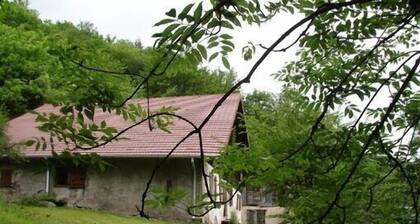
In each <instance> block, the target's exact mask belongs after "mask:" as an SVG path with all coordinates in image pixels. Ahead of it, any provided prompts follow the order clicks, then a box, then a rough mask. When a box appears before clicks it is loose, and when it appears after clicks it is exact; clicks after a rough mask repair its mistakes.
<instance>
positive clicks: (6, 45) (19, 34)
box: [0, 2, 235, 117]
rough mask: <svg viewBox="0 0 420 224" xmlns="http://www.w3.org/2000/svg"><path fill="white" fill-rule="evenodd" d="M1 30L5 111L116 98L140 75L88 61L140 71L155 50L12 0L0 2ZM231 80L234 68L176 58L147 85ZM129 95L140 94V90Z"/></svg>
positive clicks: (168, 89)
mask: <svg viewBox="0 0 420 224" xmlns="http://www.w3.org/2000/svg"><path fill="white" fill-rule="evenodd" d="M0 30H1V32H0V41H1V43H2V44H1V45H0V52H1V53H0V64H1V67H0V83H1V85H0V86H1V87H0V105H1V107H2V108H3V109H4V110H5V111H6V113H7V114H8V115H9V116H11V117H14V116H17V115H20V114H22V113H23V112H26V111H28V110H31V109H34V108H36V107H38V106H40V105H41V104H43V103H45V102H49V103H60V104H63V103H73V104H79V105H85V106H86V105H90V104H97V105H106V106H111V105H114V104H117V103H118V102H119V101H122V100H123V98H124V97H125V96H126V95H128V94H129V92H130V90H131V89H133V88H134V87H135V85H136V84H138V82H140V81H141V78H139V77H135V76H118V75H112V74H106V73H103V72H102V73H101V72H98V71H95V70H94V69H87V68H100V69H102V70H106V71H119V72H126V73H129V74H138V75H144V74H145V73H146V72H147V71H148V70H150V69H151V67H152V66H153V64H154V63H156V61H157V60H159V57H160V56H161V54H162V51H161V50H156V49H152V48H141V45H139V44H137V45H136V44H135V43H131V42H129V41H126V40H116V39H115V38H112V37H104V36H102V35H100V34H99V33H98V32H97V31H96V30H95V28H94V27H93V24H89V23H81V24H79V25H77V26H75V25H73V24H71V23H68V22H60V23H52V22H49V21H41V20H40V19H39V18H38V16H37V14H36V12H35V11H32V10H29V9H27V8H26V6H25V5H24V4H19V3H13V2H6V3H3V6H2V9H1V10H0ZM83 67H86V68H83ZM234 81H235V75H234V73H233V72H230V71H229V72H223V71H211V70H209V69H207V68H205V67H201V66H199V64H198V63H197V62H195V61H193V60H191V59H189V58H188V57H180V58H177V59H176V62H175V63H174V66H173V67H172V68H171V69H170V70H168V75H166V76H162V77H161V78H159V79H153V80H151V81H150V83H149V87H150V90H149V92H150V96H177V95H193V94H210V93H222V92H224V91H226V90H227V89H228V88H230V87H231V86H232V85H233V82H234ZM136 96H137V97H141V96H143V97H144V96H145V92H144V91H143V92H140V93H138V94H137V95H136Z"/></svg>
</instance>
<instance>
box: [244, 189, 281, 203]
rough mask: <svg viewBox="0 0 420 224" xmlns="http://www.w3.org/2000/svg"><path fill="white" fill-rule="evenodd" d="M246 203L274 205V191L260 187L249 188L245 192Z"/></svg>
mask: <svg viewBox="0 0 420 224" xmlns="http://www.w3.org/2000/svg"><path fill="white" fill-rule="evenodd" d="M245 203H246V204H247V205H260V206H272V205H273V204H274V203H275V202H274V201H273V193H272V192H267V191H264V190H263V189H259V188H249V187H248V188H247V189H246V192H245Z"/></svg>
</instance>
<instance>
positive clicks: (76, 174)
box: [55, 167, 86, 188]
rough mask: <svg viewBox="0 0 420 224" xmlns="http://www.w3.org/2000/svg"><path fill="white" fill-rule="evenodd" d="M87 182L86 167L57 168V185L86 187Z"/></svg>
mask: <svg viewBox="0 0 420 224" xmlns="http://www.w3.org/2000/svg"><path fill="white" fill-rule="evenodd" d="M85 182H86V169H83V168H64V167H57V168H56V169H55V185H56V186H57V187H70V188H84V187H85Z"/></svg>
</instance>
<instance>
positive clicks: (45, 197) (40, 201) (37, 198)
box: [16, 192, 55, 206]
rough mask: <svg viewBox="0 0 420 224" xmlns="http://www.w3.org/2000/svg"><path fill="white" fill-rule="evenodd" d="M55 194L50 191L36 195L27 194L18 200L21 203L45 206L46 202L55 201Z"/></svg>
mask: <svg viewBox="0 0 420 224" xmlns="http://www.w3.org/2000/svg"><path fill="white" fill-rule="evenodd" d="M54 201H55V195H52V194H48V193H45V192H44V193H37V194H34V195H25V196H23V197H22V198H19V200H18V201H16V203H17V204H20V205H32V206H44V202H54Z"/></svg>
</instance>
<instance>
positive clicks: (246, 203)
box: [241, 187, 286, 224]
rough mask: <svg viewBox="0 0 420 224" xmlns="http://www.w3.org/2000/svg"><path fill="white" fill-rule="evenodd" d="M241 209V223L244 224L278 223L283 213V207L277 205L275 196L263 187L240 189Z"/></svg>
mask: <svg viewBox="0 0 420 224" xmlns="http://www.w3.org/2000/svg"><path fill="white" fill-rule="evenodd" d="M241 196H242V198H243V202H242V209H241V220H242V223H246V224H278V223H281V221H282V219H281V218H280V215H282V214H284V213H285V211H286V210H285V208H284V207H280V206H278V203H277V202H276V196H275V195H274V194H273V193H272V192H267V191H266V190H265V189H264V188H250V187H246V188H245V189H243V190H242V194H241Z"/></svg>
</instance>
